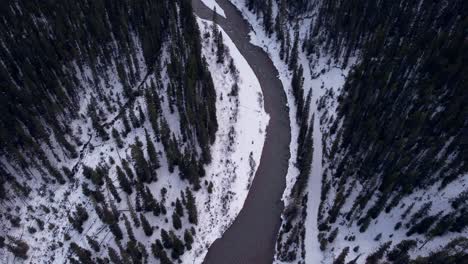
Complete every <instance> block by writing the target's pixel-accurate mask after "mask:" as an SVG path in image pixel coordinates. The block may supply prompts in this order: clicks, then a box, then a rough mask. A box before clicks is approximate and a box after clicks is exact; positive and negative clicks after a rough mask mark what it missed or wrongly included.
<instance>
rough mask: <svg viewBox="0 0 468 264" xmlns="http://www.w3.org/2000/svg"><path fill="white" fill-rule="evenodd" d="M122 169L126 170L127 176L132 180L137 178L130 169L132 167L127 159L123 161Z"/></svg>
mask: <svg viewBox="0 0 468 264" xmlns="http://www.w3.org/2000/svg"><path fill="white" fill-rule="evenodd" d="M122 167H123V169H124V170H125V173H126V174H127V176H128V177H129V178H130V180H133V179H134V178H135V176H134V175H133V171H132V169H131V168H130V165H129V164H128V161H127V160H126V159H122Z"/></svg>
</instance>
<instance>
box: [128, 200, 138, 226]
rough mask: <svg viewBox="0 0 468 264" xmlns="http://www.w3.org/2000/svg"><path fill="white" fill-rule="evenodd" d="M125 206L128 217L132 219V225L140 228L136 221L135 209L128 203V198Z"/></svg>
mask: <svg viewBox="0 0 468 264" xmlns="http://www.w3.org/2000/svg"><path fill="white" fill-rule="evenodd" d="M127 206H128V211H130V217H131V218H132V221H133V224H135V227H136V228H138V227H140V221H139V220H138V217H137V214H136V212H135V209H134V208H133V206H132V202H131V201H130V199H129V198H128V197H127Z"/></svg>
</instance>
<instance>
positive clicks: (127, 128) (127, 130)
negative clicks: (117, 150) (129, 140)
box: [122, 109, 132, 137]
mask: <svg viewBox="0 0 468 264" xmlns="http://www.w3.org/2000/svg"><path fill="white" fill-rule="evenodd" d="M122 123H123V125H124V129H125V130H124V133H123V135H124V137H126V136H127V135H128V133H130V131H132V127H131V126H130V122H129V121H128V117H127V109H124V111H123V113H122Z"/></svg>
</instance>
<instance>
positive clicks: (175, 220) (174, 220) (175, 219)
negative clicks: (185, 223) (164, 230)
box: [172, 212, 182, 230]
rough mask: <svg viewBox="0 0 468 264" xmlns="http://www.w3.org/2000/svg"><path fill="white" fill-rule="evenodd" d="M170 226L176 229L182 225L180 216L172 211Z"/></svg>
mask: <svg viewBox="0 0 468 264" xmlns="http://www.w3.org/2000/svg"><path fill="white" fill-rule="evenodd" d="M172 226H173V227H174V228H175V229H176V230H179V229H180V228H181V227H182V222H181V221H180V216H179V215H178V214H177V213H176V212H174V213H172Z"/></svg>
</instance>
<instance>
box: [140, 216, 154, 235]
mask: <svg viewBox="0 0 468 264" xmlns="http://www.w3.org/2000/svg"><path fill="white" fill-rule="evenodd" d="M140 220H141V226H142V227H143V231H144V232H145V235H146V236H149V237H150V236H152V235H153V227H152V226H151V225H150V223H149V222H148V220H147V219H146V217H145V215H144V214H140Z"/></svg>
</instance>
